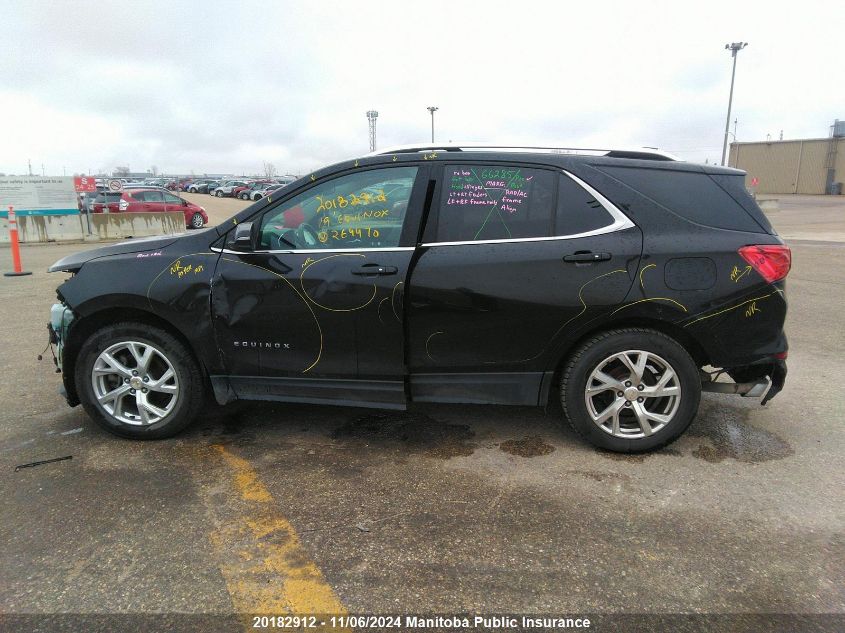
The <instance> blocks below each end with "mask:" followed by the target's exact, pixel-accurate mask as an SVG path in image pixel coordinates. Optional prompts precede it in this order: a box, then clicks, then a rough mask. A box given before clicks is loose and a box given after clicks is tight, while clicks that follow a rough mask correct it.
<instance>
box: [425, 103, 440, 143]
mask: <svg viewBox="0 0 845 633" xmlns="http://www.w3.org/2000/svg"><path fill="white" fill-rule="evenodd" d="M439 109H440V108H436V107H434V106H428V107H427V108H426V110H428V111H429V112H431V142H432V143H434V113H435V112H437V111H438V110H439Z"/></svg>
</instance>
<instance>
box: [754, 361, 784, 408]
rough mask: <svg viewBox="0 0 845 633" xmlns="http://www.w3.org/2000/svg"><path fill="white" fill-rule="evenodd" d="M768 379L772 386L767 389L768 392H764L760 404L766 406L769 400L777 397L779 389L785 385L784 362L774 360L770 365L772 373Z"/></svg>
mask: <svg viewBox="0 0 845 633" xmlns="http://www.w3.org/2000/svg"><path fill="white" fill-rule="evenodd" d="M769 378H771V380H772V386H771V387H770V388H769V391H767V392H766V395H765V396H763V399H762V400H761V401H760V404H766V403H767V402H768V401H769V400H771V399H772V398H774V397H775V396H776V395H778V394H779V393H780V392H781V389H783V386H784V385H785V384H786V361H785V360H776V361H775V362H774V363H772V373H771V375H770V376H769Z"/></svg>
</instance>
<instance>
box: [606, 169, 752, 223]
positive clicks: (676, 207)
mask: <svg viewBox="0 0 845 633" xmlns="http://www.w3.org/2000/svg"><path fill="white" fill-rule="evenodd" d="M599 169H601V171H604V172H606V173H608V174H610V175H611V176H613V177H614V178H616V179H618V180H620V181H622V182H623V183H625V184H626V185H628V186H629V187H632V188H633V189H636V190H637V191H639V192H640V193H641V194H643V195H644V196H646V197H648V198H651V199H652V200H653V201H654V202H657V203H658V204H660V205H661V206H663V207H665V208H667V209H668V210H670V211H672V212H673V213H675V214H676V215H679V216H681V217H683V218H686V219H687V220H690V221H691V222H695V223H696V224H703V225H705V226H712V227H715V228H719V229H730V230H733V231H750V232H753V233H760V232H761V228H762V227H761V226H760V225H759V224H758V223H757V222H755V221H754V219H753V218H752V217H751V216H750V215H749V214H748V213H746V211H745V210H744V209H743V208H742V207H741V206H740V205H739V204H738V203H737V202H736V201H735V200H734V199H733V198H732V197H731V196H729V195H728V194H727V193H726V192H725V190H724V189H722V187H720V186H719V185H718V184H717V183H716V182H715V181H714V180H713V179H712V178H710V176H708V175H707V174H705V173H701V172H687V171H675V170H671V169H643V168H638V167H600V168H599Z"/></svg>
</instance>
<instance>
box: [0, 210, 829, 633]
mask: <svg viewBox="0 0 845 633" xmlns="http://www.w3.org/2000/svg"><path fill="white" fill-rule="evenodd" d="M186 197H188V198H189V199H192V200H199V203H200V204H203V206H205V207H206V208H207V209H208V211H209V214H210V215H211V217H212V222H217V221H221V220H222V219H224V218H225V217H227V215H228V214H230V213H231V212H234V210H236V209H238V208H242V207H243V206H244V205H245V204H246V203H243V202H240V201H235V200H225V199H224V200H215V199H212V198H211V197H210V196H202V195H194V196H191V195H188V196H186ZM833 202H835V204H831V199H829V198H820V199H813V198H800V199H799V198H792V199H789V200H785V201H783V203H782V206H781V210H780V211H778V212H775V213H773V214H772V215H771V219H772V221H773V223H774V224H775V226H776V227H779V228H781V231H782V233H783V234H784V236H785V237H786V238H787V239H788V240H790V243H791V246H792V248H793V262H794V263H793V269H792V272H791V274H790V276H789V279H788V284H787V288H788V289H787V295H788V298H789V300H790V312H789V316H788V322H787V333H788V335H789V338H790V346H791V349H790V354H789V377H788V380H787V383H786V388H785V389H784V391H783V392H782V393H781V394H780V395H779V396H778V397H777V398H775V399H774V400H773V401H772V402H771V403H770V404H769V405H767V406H766V407H765V408H762V407H760V406H759V404H758V403H757V401H754V400H745V399H742V398H738V397H736V396H723V395H714V394H706V395H704V396H703V399H702V407H701V411H700V413H699V416H698V418H697V419H696V421H695V422H694V423H693V425H692V426H691V428H690V430H689V431H688V432H687V434H686V435H684V436H683V437H682V438H681V439H680V440H679V441H678V442H676V443H675V444H673V445H671V446H670V447H668V448H667V449H664V450H662V451H660V452H657V453H654V454H650V455H645V456H619V455H614V454H609V453H604V452H599V451H596V450H594V449H593V448H591V447H590V446H589V445H587V444H585V443H584V442H582V441H580V440H579V439H578V438H577V437H576V436H575V435H574V434H573V433H572V432H571V431H570V430H568V429H565V428H562V427H561V426H560V425H559V420H560V418H561V411H560V407H559V405H556V406H552V407H550V409H549V410H548V411H543V410H539V409H533V408H521V407H515V408H504V407H502V408H496V407H478V406H475V407H474V406H454V405H437V406H435V405H426V406H422V405H418V406H414V407H413V408H412V409H411V410H410V411H408V412H406V413H396V412H385V411H372V410H355V409H343V408H333V407H321V406H304V405H275V404H237V405H235V406H234V407H233V408H225V409H220V408H215V407H211V406H209V408H208V409H207V411H206V412H205V413H204V415H203V416H202V418H201V419H200V421H199V422H198V423H197V424H195V425H194V426H193V427H192V428H190V429H189V430H188V431H187V432H186V433H184V434H182V435H180V436H179V437H177V438H175V439H172V440H166V441H159V442H147V443H139V442H133V441H128V440H121V439H118V438H115V437H112V436H111V435H108V434H106V433H105V432H104V431H101V430H100V429H99V428H98V427H96V426H95V425H94V424H93V423H92V422H91V421H89V419H88V418H87V417H86V415H85V414H84V412H83V411H82V409H81V408H80V407H77V408H75V409H70V408H68V407H67V405H66V404H65V402H64V401H63V399H62V398H61V396H59V395H58V393H57V388H58V386H59V384H60V378H59V376H58V375H57V374H55V373H54V368H53V366H52V362H51V360H50V357H49V352H48V353H47V355H46V356H47V357H46V359H45V360H43V361H41V362H38V361H37V360H36V356H37V355H38V354H39V352H41V351H42V349H43V348H44V347H45V345H46V343H47V331H46V322H47V319H48V316H49V315H48V311H49V307H50V305H51V304H52V303H53V302H54V300H55V294H54V289H55V287H56V286H57V285H58V284H59V282H60V281H61V278H62V277H61V274H48V273H46V272H45V271H46V268H47V266H48V265H49V264H50V263H52V262H53V261H55V260H57V259H59V258H60V257H62V256H64V255H66V254H69V253H71V252H74V251H77V250H81V249H85V248H91V247H93V246H92V245H89V244H74V245H45V246H30V247H24V248H23V261H24V266H25V268H26V269H28V270H32V271H34V274H33V275H32V276H31V277H22V278H12V279H8V278H0V279H2V280H0V340H1V341H2V347H0V368H2V377H3V379H2V381H0V498H2V499H3V504H2V509H0V543H2V550H0V614H24V613H28V614H33V613H34V614H39V613H75V614H80V613H82V614H85V613H115V612H117V613H124V614H138V613H149V612H155V613H160V614H173V613H188V614H196V613H206V614H220V618H219V619H218V620H215V621H214V627H212V628H205V629H203V630H212V629H213V628H215V627H216V628H219V630H242V629H243V627H244V626H246V628H251V627H250V623H249V622H245V621H244V622H242V621H239V620H237V618H235V617H233V616H231V614H233V613H235V612H239V613H259V612H264V613H285V612H288V613H290V612H295V613H307V612H316V613H342V612H344V611H345V612H348V613H414V614H432V613H485V614H494V613H505V612H513V613H547V614H584V613H649V612H657V613H722V614H724V613H732V614H759V613H768V614H789V613H800V614H838V615H837V616H835V617H830V618H828V619H823V620H818V621H816V623H815V625H817V626H819V627H821V628H818V629H812V630H830V631H834V630H842V629H841V627H842V625H843V613H845V457H843V456H845V434H843V431H842V428H843V420H845V396H843V391H842V388H841V386H840V380H839V379H840V377H841V375H842V366H843V363H842V358H841V354H842V350H843V349H845V328H843V326H842V321H841V315H842V314H843V313H844V312H845V292H843V287H844V286H845V273H843V272H842V271H843V270H845V201H843V199H842V198H838V199H835V200H834V201H833ZM808 219H812V222H810V221H809V220H808ZM804 220H806V221H804ZM791 238H792V239H791ZM0 265H2V267H3V269H4V270H8V267H9V252H8V249H4V250H0ZM66 456H72V459H67V460H63V461H58V462H54V463H49V464H44V465H41V466H36V467H31V468H24V469H21V470H18V471H16V470H15V467H16V466H19V465H23V464H27V463H30V462H35V461H38V460H48V459H53V458H58V457H66ZM0 624H2V620H1V619H0ZM755 626H756V625H754V624H753V623H752V624H747V625H743V624H742V623H738V624H736V626H734V627H733V628H732V630H738V631H742V630H759V629H758V628H755ZM744 627H745V628H744ZM827 627H829V628H827ZM598 630H616V629H610V628H608V629H598ZM619 630H622V629H619ZM689 630H692V629H689ZM695 630H698V629H695ZM701 630H706V629H701ZM796 630H798V629H796ZM805 630H810V629H805Z"/></svg>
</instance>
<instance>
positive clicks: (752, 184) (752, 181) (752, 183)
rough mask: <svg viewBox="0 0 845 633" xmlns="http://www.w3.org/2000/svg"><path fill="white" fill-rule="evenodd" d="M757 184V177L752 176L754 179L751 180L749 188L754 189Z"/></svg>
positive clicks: (758, 182)
mask: <svg viewBox="0 0 845 633" xmlns="http://www.w3.org/2000/svg"><path fill="white" fill-rule="evenodd" d="M759 184H760V181H759V180H757V176H754V178H752V179H751V186H752V187H756V186H757V185H759Z"/></svg>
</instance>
